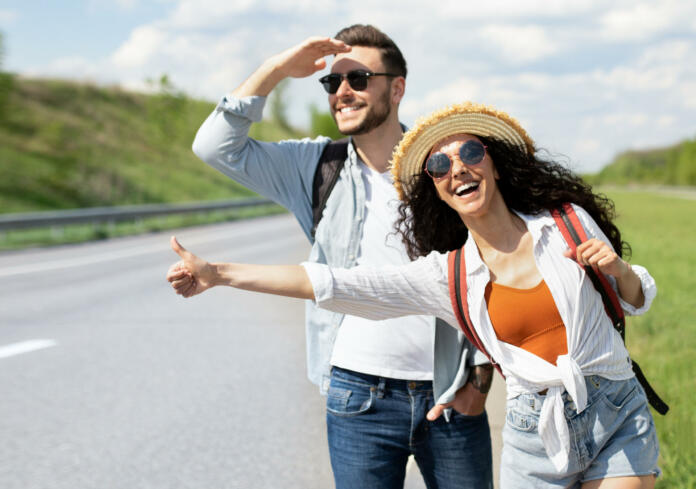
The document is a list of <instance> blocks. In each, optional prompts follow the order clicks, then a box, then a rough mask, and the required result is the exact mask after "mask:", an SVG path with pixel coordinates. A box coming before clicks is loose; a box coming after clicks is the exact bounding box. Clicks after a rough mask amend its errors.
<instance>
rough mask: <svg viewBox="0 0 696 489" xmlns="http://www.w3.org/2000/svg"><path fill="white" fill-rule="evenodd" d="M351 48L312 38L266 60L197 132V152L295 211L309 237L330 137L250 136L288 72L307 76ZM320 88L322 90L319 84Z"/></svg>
mask: <svg viewBox="0 0 696 489" xmlns="http://www.w3.org/2000/svg"><path fill="white" fill-rule="evenodd" d="M348 50H350V47H348V46H346V45H345V44H344V43H342V42H340V41H336V40H334V39H329V38H310V39H307V40H306V41H304V42H303V43H301V44H298V45H297V46H295V47H293V48H290V49H289V50H287V51H284V52H282V53H279V54H277V55H275V56H272V57H271V58H269V59H268V60H266V61H265V62H264V63H263V64H262V65H261V66H260V67H259V68H258V69H257V70H256V71H255V72H254V73H253V74H252V75H251V76H250V77H249V78H248V79H247V80H246V81H245V82H244V83H242V84H241V85H240V86H239V87H237V89H235V90H234V91H233V94H228V95H226V96H224V97H223V98H222V99H221V100H220V102H219V103H218V105H217V106H216V107H215V109H214V110H213V111H212V113H211V114H210V115H209V116H208V117H207V118H206V120H205V121H204V122H203V124H202V125H201V127H200V128H199V129H198V132H197V133H196V137H195V139H194V141H193V152H194V153H195V154H196V156H198V157H199V158H200V159H201V160H203V161H204V162H206V163H207V164H208V165H210V166H211V167H213V168H215V169H216V170H218V171H220V172H222V173H224V174H225V175H227V176H228V177H230V178H232V179H233V180H235V181H236V182H238V183H240V184H241V185H243V186H244V187H246V188H249V189H251V190H253V191H254V192H256V193H258V194H260V195H262V196H264V197H267V198H269V199H271V200H273V201H275V202H277V203H278V204H280V205H282V206H283V207H285V208H286V209H288V210H289V211H290V212H292V213H293V214H295V216H296V217H297V219H298V221H299V223H300V225H301V226H302V229H303V231H304V232H305V234H306V235H307V236H308V237H309V236H310V233H311V227H312V207H311V198H312V180H313V177H314V172H315V169H316V166H317V162H318V161H319V156H320V155H321V152H322V150H323V149H324V147H325V145H326V144H327V143H328V142H329V141H330V139H329V138H327V137H323V136H320V137H318V138H316V139H313V140H310V139H308V138H306V139H302V140H287V141H283V142H264V141H257V140H254V139H251V138H249V130H250V128H251V125H252V124H253V123H254V122H259V121H261V119H262V117H263V108H264V104H265V102H266V98H265V95H267V94H268V93H269V92H270V91H271V90H272V89H273V87H275V86H276V84H277V83H278V82H279V81H280V80H282V79H283V78H285V77H288V76H308V75H311V74H313V73H315V72H316V71H317V70H319V69H321V68H323V67H325V66H326V61H325V60H324V59H323V57H324V56H326V55H330V54H336V53H340V52H344V51H348ZM315 90H320V87H319V84H318V83H317V84H316V88H315Z"/></svg>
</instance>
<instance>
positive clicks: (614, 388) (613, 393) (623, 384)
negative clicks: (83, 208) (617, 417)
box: [601, 379, 640, 411]
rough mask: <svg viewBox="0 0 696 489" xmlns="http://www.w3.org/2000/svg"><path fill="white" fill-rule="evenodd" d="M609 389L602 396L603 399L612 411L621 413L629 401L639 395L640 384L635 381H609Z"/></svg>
mask: <svg viewBox="0 0 696 489" xmlns="http://www.w3.org/2000/svg"><path fill="white" fill-rule="evenodd" d="M603 381H604V382H608V383H609V388H608V389H605V390H604V392H602V394H601V399H602V400H603V401H604V403H605V404H606V405H607V406H608V407H609V408H611V409H614V410H616V411H620V410H621V409H622V408H623V407H624V406H625V405H626V404H627V403H628V402H629V401H631V400H632V399H633V398H634V397H636V396H637V395H639V393H640V391H638V382H636V381H635V379H628V380H619V381H608V380H606V379H603Z"/></svg>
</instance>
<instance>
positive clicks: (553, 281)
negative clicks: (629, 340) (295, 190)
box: [304, 206, 657, 472]
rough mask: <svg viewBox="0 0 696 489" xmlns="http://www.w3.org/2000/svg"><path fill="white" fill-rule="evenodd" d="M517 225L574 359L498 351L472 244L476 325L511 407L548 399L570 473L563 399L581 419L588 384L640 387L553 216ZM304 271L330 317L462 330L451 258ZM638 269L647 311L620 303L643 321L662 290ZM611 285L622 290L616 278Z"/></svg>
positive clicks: (554, 456) (471, 300)
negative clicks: (430, 323) (519, 401)
mask: <svg viewBox="0 0 696 489" xmlns="http://www.w3.org/2000/svg"><path fill="white" fill-rule="evenodd" d="M574 208H575V212H576V213H577V215H578V217H579V219H580V221H581V223H582V225H583V227H584V229H585V231H586V233H587V235H588V237H589V238H593V237H594V238H597V239H600V240H602V241H605V242H607V243H609V240H608V239H607V238H606V236H605V235H604V233H602V231H601V230H600V228H599V227H598V226H597V224H596V223H595V222H594V220H592V218H591V217H590V216H589V214H587V212H586V211H585V210H584V209H582V208H580V207H578V206H574ZM518 215H519V216H520V218H522V219H523V220H524V221H525V225H526V226H527V229H528V230H529V232H530V233H531V235H532V239H533V242H534V247H533V250H534V259H535V261H536V265H537V269H538V270H539V273H540V274H541V276H542V278H543V279H544V281H545V282H546V285H547V286H548V288H549V291H550V292H551V296H552V297H553V299H554V303H555V304H556V307H557V308H558V312H559V314H560V316H561V319H562V320H563V324H564V325H565V326H566V340H567V345H568V354H567V355H562V356H560V357H559V358H558V359H557V364H556V365H554V364H552V363H549V362H547V361H546V360H543V359H542V358H540V357H538V356H536V355H534V354H533V353H530V352H528V351H526V350H523V349H522V348H519V347H516V346H514V345H510V344H508V343H505V342H502V341H498V338H497V337H496V334H495V330H494V329H493V325H492V324H491V321H490V317H489V316H488V309H487V305H486V300H485V297H484V294H485V289H486V285H487V284H488V282H489V281H490V273H489V271H488V267H486V265H485V263H484V262H483V260H481V257H480V255H479V253H478V248H477V247H476V243H475V242H474V240H473V239H471V238H470V239H468V240H467V242H466V244H465V246H464V254H465V258H466V269H467V277H466V280H467V301H468V306H469V315H470V317H471V320H472V322H473V325H474V328H475V329H476V332H477V333H478V335H479V337H480V338H481V341H482V342H483V345H484V346H485V348H486V349H487V350H488V352H489V353H490V354H491V356H492V357H493V358H494V359H495V360H496V362H498V363H499V364H500V366H501V368H502V370H503V373H504V374H505V376H506V384H507V391H508V398H509V399H510V398H514V397H516V396H518V395H519V394H522V393H534V392H539V391H542V390H544V389H548V392H547V395H546V399H545V401H544V404H543V405H542V410H541V414H540V420H539V434H540V436H541V438H542V441H543V443H544V447H545V448H546V452H547V454H548V456H549V458H551V460H552V461H553V463H554V466H555V467H556V468H557V469H558V470H559V472H560V471H563V470H564V469H565V467H567V463H568V455H569V450H570V442H569V439H568V437H569V435H568V426H567V422H566V419H565V413H564V409H563V398H562V395H563V392H564V391H567V392H568V394H569V395H570V396H571V397H572V399H573V401H574V402H575V405H576V409H577V411H578V412H581V411H582V410H583V409H584V408H585V407H586V405H587V389H586V386H585V379H584V377H585V376H589V375H599V376H602V377H605V378H608V379H610V380H623V379H629V378H631V377H633V371H632V369H631V363H630V359H629V356H628V352H627V351H626V348H625V346H624V344H623V341H622V340H621V336H620V335H619V333H618V332H616V330H615V329H614V327H613V325H612V323H611V320H610V319H609V317H608V316H607V314H606V312H605V311H604V304H603V303H602V300H601V297H600V295H599V293H598V292H597V291H596V290H595V288H594V287H593V285H592V283H591V281H590V280H589V278H587V277H586V274H585V271H584V270H583V269H582V268H581V267H579V266H578V265H577V264H576V263H575V262H574V261H573V260H571V259H569V258H566V257H565V256H563V252H564V251H565V250H566V249H567V245H566V242H565V240H564V239H563V236H562V235H561V233H560V231H559V230H558V228H557V227H556V224H555V222H554V220H553V218H552V217H551V215H550V214H549V213H548V212H543V213H541V214H539V215H536V216H529V215H523V214H518ZM304 266H305V269H306V270H307V274H308V275H309V278H310V280H311V281H312V286H313V288H314V294H315V297H316V302H317V304H318V305H319V306H320V307H322V308H326V309H330V310H334V311H339V312H344V313H348V314H355V315H359V316H363V317H368V318H370V319H384V318H389V317H399V316H406V315H410V314H430V315H434V316H438V317H440V318H442V319H443V320H444V321H446V322H448V323H449V324H452V325H456V324H458V323H457V320H456V318H455V316H454V312H453V311H452V304H451V302H450V296H449V287H448V280H447V279H448V276H447V274H448V270H447V255H446V254H442V253H437V252H433V253H431V254H429V255H428V256H426V257H423V258H421V259H419V260H416V261H415V262H412V263H410V264H408V265H405V266H400V267H383V268H370V267H356V268H353V269H350V270H345V269H330V268H329V267H327V266H322V265H317V264H311V263H309V264H304ZM632 268H633V271H634V272H636V274H637V275H638V277H639V278H640V281H641V287H642V290H643V294H644V296H645V302H644V304H643V305H642V306H641V307H640V308H636V307H633V306H632V305H630V304H629V303H627V302H625V301H623V300H621V298H620V297H619V302H620V303H621V307H622V308H623V310H624V312H625V313H626V314H627V315H638V314H642V313H644V312H645V311H647V310H648V309H649V308H650V305H651V303H652V300H653V298H654V297H655V295H656V293H657V288H656V286H655V281H654V280H653V279H652V277H651V276H650V274H649V273H648V272H647V270H645V269H644V268H643V267H640V266H638V265H632ZM608 279H609V282H610V283H611V284H612V286H613V287H614V288H616V284H615V281H614V280H613V278H612V277H608Z"/></svg>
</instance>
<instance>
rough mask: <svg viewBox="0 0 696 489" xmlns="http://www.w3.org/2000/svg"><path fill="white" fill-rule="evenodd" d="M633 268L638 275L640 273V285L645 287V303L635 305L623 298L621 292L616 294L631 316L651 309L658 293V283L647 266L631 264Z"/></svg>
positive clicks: (622, 306)
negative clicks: (638, 305)
mask: <svg viewBox="0 0 696 489" xmlns="http://www.w3.org/2000/svg"><path fill="white" fill-rule="evenodd" d="M631 269H632V270H633V272H634V273H635V274H636V275H638V278H640V286H641V288H642V289H643V296H644V297H645V300H644V301H643V305H642V306H640V307H635V306H633V305H631V304H629V303H628V302H626V301H625V300H623V299H622V298H621V295H620V294H616V295H617V296H618V297H619V302H620V304H621V308H622V309H623V310H624V312H625V313H626V314H628V315H629V316H640V315H641V314H644V313H645V312H647V310H648V309H650V306H651V305H652V301H653V299H655V296H656V295H657V284H655V279H654V278H652V275H650V273H649V272H648V270H647V269H646V268H645V267H642V266H640V265H631Z"/></svg>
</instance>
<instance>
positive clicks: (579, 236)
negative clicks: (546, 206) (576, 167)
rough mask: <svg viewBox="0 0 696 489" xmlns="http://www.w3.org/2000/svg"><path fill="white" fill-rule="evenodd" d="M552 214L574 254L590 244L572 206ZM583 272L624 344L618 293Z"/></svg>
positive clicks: (651, 393)
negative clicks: (578, 249) (576, 249)
mask: <svg viewBox="0 0 696 489" xmlns="http://www.w3.org/2000/svg"><path fill="white" fill-rule="evenodd" d="M551 214H552V216H553V217H554V219H555V220H556V225H557V226H558V228H559V229H560V231H561V234H562V235H563V237H564V238H565V240H566V243H567V244H568V247H569V248H570V249H571V250H573V251H575V248H577V246H578V245H580V244H581V243H582V242H583V241H586V240H587V235H586V234H585V231H584V229H582V224H581V223H580V220H579V219H578V217H577V214H575V211H574V210H573V207H572V206H571V205H570V204H563V206H562V207H561V208H560V209H558V210H556V211H553V212H552V213H551ZM584 269H585V273H587V276H588V278H589V279H590V281H591V282H592V285H594V288H595V289H596V290H597V292H599V295H600V296H601V297H602V302H603V303H604V309H605V310H606V312H607V315H608V316H609V318H610V319H611V322H612V323H613V325H614V328H615V329H616V330H617V331H618V332H619V334H620V335H621V339H622V340H624V342H625V341H626V338H625V335H626V328H625V325H626V323H625V319H624V314H623V310H622V309H621V307H620V305H619V299H618V297H617V296H616V292H615V291H614V289H613V288H612V287H611V285H610V284H609V282H608V281H607V279H606V277H605V276H604V275H603V274H602V273H601V272H599V271H598V270H595V269H594V268H592V267H590V266H586V267H584ZM631 362H632V367H633V373H634V374H635V375H636V378H637V379H638V382H639V383H640V385H641V386H642V387H643V390H644V391H645V396H646V397H647V398H648V402H649V403H650V405H651V406H652V407H653V408H654V409H655V411H657V412H658V413H660V414H662V415H665V414H667V411H669V406H668V405H667V404H666V403H665V402H664V401H663V400H662V399H661V398H660V396H659V395H658V394H657V392H655V389H653V388H652V386H651V385H650V383H649V382H648V379H647V378H645V375H644V374H643V371H642V370H641V368H640V366H639V365H638V364H637V363H636V362H635V361H634V360H633V359H631Z"/></svg>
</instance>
